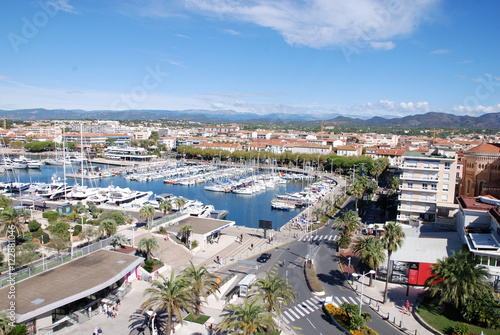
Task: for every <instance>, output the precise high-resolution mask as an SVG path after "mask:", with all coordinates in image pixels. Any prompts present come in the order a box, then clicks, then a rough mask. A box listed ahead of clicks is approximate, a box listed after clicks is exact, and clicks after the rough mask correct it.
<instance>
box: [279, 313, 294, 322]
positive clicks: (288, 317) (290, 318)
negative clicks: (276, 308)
mask: <svg viewBox="0 0 500 335" xmlns="http://www.w3.org/2000/svg"><path fill="white" fill-rule="evenodd" d="M282 314H283V315H284V316H286V318H287V319H289V320H290V322H293V321H295V319H294V318H293V316H291V315H290V314H288V313H287V312H283V313H282ZM285 322H286V323H290V322H288V321H285Z"/></svg>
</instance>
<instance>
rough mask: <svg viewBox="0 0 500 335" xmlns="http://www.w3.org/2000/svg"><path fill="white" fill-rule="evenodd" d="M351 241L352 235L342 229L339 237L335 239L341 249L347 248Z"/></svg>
mask: <svg viewBox="0 0 500 335" xmlns="http://www.w3.org/2000/svg"><path fill="white" fill-rule="evenodd" d="M351 242H352V237H351V235H350V234H348V233H347V230H344V231H343V232H342V233H340V238H339V239H338V241H337V244H338V246H339V247H340V248H342V249H347V248H349V245H350V244H351Z"/></svg>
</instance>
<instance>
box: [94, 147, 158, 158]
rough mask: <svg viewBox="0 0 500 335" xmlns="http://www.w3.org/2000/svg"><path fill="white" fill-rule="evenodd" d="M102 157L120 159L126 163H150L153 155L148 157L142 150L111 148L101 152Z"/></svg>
mask: <svg viewBox="0 0 500 335" xmlns="http://www.w3.org/2000/svg"><path fill="white" fill-rule="evenodd" d="M103 152H104V157H105V158H109V159H121V160H126V161H150V160H152V159H153V158H155V157H156V156H155V155H148V152H147V150H146V149H144V148H137V147H118V146H112V147H108V148H106V149H104V150H103Z"/></svg>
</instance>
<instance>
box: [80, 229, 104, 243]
mask: <svg viewBox="0 0 500 335" xmlns="http://www.w3.org/2000/svg"><path fill="white" fill-rule="evenodd" d="M79 235H80V238H81V239H82V240H84V241H85V242H86V243H90V242H91V241H92V240H94V239H97V238H98V237H99V236H100V233H99V231H98V230H97V229H95V228H94V227H92V226H90V225H85V226H84V227H83V229H82V232H81V233H80V234H79Z"/></svg>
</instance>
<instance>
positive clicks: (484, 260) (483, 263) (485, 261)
mask: <svg viewBox="0 0 500 335" xmlns="http://www.w3.org/2000/svg"><path fill="white" fill-rule="evenodd" d="M481 264H482V265H488V256H483V257H481Z"/></svg>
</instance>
